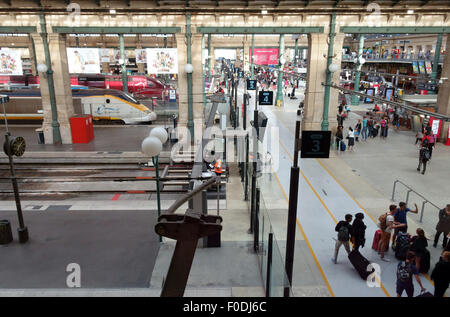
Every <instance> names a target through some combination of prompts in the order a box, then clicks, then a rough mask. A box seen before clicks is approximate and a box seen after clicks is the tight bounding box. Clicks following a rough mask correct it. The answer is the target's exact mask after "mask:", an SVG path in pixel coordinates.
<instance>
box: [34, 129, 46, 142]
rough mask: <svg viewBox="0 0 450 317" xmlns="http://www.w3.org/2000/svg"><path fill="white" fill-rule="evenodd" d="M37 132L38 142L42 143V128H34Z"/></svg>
mask: <svg viewBox="0 0 450 317" xmlns="http://www.w3.org/2000/svg"><path fill="white" fill-rule="evenodd" d="M35 131H36V133H37V137H38V144H44V143H45V140H44V129H42V128H39V129H36V130H35Z"/></svg>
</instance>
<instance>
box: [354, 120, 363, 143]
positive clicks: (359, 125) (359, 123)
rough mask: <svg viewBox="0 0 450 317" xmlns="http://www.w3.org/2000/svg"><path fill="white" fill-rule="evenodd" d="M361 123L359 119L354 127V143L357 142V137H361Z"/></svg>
mask: <svg viewBox="0 0 450 317" xmlns="http://www.w3.org/2000/svg"><path fill="white" fill-rule="evenodd" d="M361 129H362V122H361V119H358V123H356V125H355V139H356V142H359V136H360V135H361Z"/></svg>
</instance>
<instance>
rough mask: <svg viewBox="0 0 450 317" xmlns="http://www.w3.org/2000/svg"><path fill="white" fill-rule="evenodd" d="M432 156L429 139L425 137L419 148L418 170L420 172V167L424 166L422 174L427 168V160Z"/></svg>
mask: <svg viewBox="0 0 450 317" xmlns="http://www.w3.org/2000/svg"><path fill="white" fill-rule="evenodd" d="M430 158H431V152H430V148H429V147H428V139H424V141H423V142H422V144H421V148H420V150H419V165H418V166H417V171H419V172H420V167H421V166H423V169H422V175H423V174H425V171H426V169H427V162H428V161H429V160H430Z"/></svg>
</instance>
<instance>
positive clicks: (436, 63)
mask: <svg viewBox="0 0 450 317" xmlns="http://www.w3.org/2000/svg"><path fill="white" fill-rule="evenodd" d="M442 36H443V34H442V33H439V34H438V37H437V41H436V49H435V50H434V61H433V72H432V73H431V79H436V77H437V71H438V66H439V58H440V57H441V46H442Z"/></svg>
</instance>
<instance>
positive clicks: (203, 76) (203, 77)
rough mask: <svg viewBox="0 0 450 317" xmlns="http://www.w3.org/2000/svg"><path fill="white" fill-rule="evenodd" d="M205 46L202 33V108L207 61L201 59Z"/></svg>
mask: <svg viewBox="0 0 450 317" xmlns="http://www.w3.org/2000/svg"><path fill="white" fill-rule="evenodd" d="M204 48H205V35H204V34H203V35H202V88H203V89H202V96H203V109H205V107H206V93H205V68H204V66H206V65H205V64H207V61H206V62H205V63H203V62H204V60H203V50H204ZM203 65H204V66H203Z"/></svg>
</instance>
